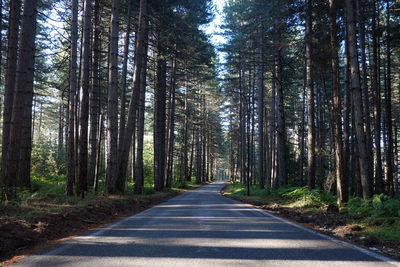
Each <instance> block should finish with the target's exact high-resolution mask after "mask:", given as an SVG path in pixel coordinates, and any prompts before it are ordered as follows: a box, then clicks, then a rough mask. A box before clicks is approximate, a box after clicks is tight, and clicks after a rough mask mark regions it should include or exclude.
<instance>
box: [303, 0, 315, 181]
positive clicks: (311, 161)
mask: <svg viewBox="0 0 400 267" xmlns="http://www.w3.org/2000/svg"><path fill="white" fill-rule="evenodd" d="M306 5H307V6H306V33H305V44H306V54H305V57H306V91H307V128H308V129H307V174H308V186H309V187H310V188H315V173H316V161H315V125H314V120H315V119H314V116H315V108H314V107H315V103H314V101H315V100H314V84H313V62H312V38H313V30H312V1H311V0H306Z"/></svg>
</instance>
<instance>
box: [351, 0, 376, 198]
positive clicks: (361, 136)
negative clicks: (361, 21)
mask: <svg viewBox="0 0 400 267" xmlns="http://www.w3.org/2000/svg"><path fill="white" fill-rule="evenodd" d="M346 18H347V20H346V24H347V25H346V27H347V31H348V36H347V37H348V39H347V40H346V41H347V42H348V44H349V54H350V76H351V95H352V99H353V107H354V120H355V128H356V129H355V130H356V136H357V147H358V153H359V154H358V160H359V165H360V175H361V183H362V189H363V198H364V199H367V198H370V197H371V196H372V194H371V191H370V187H369V173H368V169H369V167H368V157H367V146H366V136H365V131H364V121H363V110H362V98H361V87H360V72H359V65H358V55H357V40H356V29H355V19H354V6H353V1H352V0H346Z"/></svg>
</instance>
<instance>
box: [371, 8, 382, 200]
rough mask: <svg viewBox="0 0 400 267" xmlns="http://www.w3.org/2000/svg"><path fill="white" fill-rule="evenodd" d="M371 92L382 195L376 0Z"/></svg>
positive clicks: (377, 181) (378, 189)
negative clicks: (372, 95) (372, 93)
mask: <svg viewBox="0 0 400 267" xmlns="http://www.w3.org/2000/svg"><path fill="white" fill-rule="evenodd" d="M372 12H373V13H372V62H373V63H372V90H373V92H374V117H375V135H374V137H375V138H374V139H375V140H374V141H375V178H374V180H375V193H377V194H379V193H383V192H384V188H383V178H382V156H381V92H380V85H379V71H378V69H379V62H378V57H379V54H378V30H377V26H376V24H377V20H379V17H377V14H379V13H377V10H376V0H374V1H373V10H372Z"/></svg>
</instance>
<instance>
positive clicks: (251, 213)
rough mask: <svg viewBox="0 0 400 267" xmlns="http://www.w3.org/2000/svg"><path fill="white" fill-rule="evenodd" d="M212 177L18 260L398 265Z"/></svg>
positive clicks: (30, 262)
mask: <svg viewBox="0 0 400 267" xmlns="http://www.w3.org/2000/svg"><path fill="white" fill-rule="evenodd" d="M223 186H224V184H223V182H214V183H212V184H209V185H205V186H203V187H201V188H199V189H197V190H194V191H191V192H188V193H186V194H183V195H180V196H178V197H175V198H173V199H171V200H169V201H167V202H165V203H162V204H160V205H158V206H155V207H153V208H151V209H148V210H146V211H143V212H141V213H138V214H136V215H134V216H131V217H129V218H126V219H123V220H121V221H119V222H117V223H114V224H112V225H110V226H108V227H107V228H103V229H100V230H98V231H96V232H92V233H88V234H86V235H82V236H79V237H76V238H73V239H70V240H68V241H66V242H64V243H61V244H59V245H57V246H55V247H53V248H51V249H48V250H46V251H42V252H41V253H38V254H35V255H32V256H29V257H27V258H25V259H23V260H21V261H20V262H19V263H17V264H16V265H15V266H41V267H42V266H74V267H76V266H95V267H101V266H185V267H195V266H285V267H286V266H313V267H317V266H323V267H328V266H362V267H364V266H379V267H382V266H400V265H399V263H398V262H396V261H394V260H391V259H389V258H385V257H384V256H382V255H380V254H376V253H373V252H370V251H369V250H365V249H361V248H358V247H355V246H353V245H350V244H347V243H345V242H342V241H338V240H332V239H331V238H329V237H326V236H324V235H321V234H318V233H315V232H313V231H311V230H308V229H305V228H303V227H301V226H298V225H296V224H293V223H290V222H287V221H285V220H283V219H280V218H277V217H275V216H272V215H269V214H268V213H266V212H264V211H262V210H259V209H256V208H253V207H252V206H251V205H247V204H243V203H240V202H236V201H233V200H230V199H228V198H225V197H223V196H221V195H220V193H219V192H220V190H221V189H222V188H223Z"/></svg>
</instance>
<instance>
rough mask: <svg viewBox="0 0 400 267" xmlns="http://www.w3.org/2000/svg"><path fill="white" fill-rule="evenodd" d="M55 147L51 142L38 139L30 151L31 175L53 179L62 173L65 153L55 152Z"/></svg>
mask: <svg viewBox="0 0 400 267" xmlns="http://www.w3.org/2000/svg"><path fill="white" fill-rule="evenodd" d="M57 148H58V147H57V145H56V144H55V143H54V142H52V141H51V140H46V139H42V138H38V140H37V141H36V142H35V145H34V146H33V149H32V175H33V176H36V177H49V178H50V177H53V176H56V175H59V174H60V173H62V170H63V169H64V167H65V166H64V165H65V153H60V154H59V153H58V152H57Z"/></svg>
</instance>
